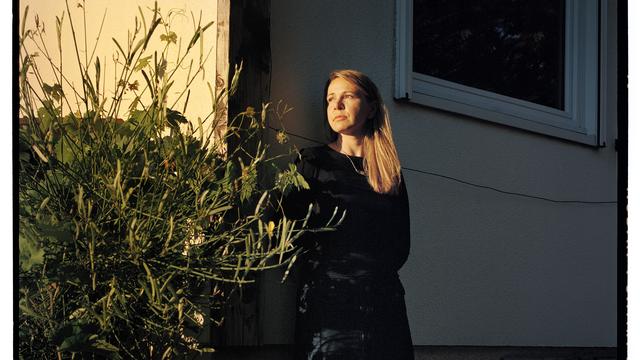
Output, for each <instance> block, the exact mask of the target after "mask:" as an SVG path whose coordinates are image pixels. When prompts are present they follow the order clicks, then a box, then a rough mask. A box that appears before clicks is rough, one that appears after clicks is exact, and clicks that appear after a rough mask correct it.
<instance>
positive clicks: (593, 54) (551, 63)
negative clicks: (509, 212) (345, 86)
mask: <svg viewBox="0 0 640 360" xmlns="http://www.w3.org/2000/svg"><path fill="white" fill-rule="evenodd" d="M396 6H397V9H396V10H397V11H396V16H397V19H396V28H397V30H396V89H395V90H396V91H395V97H396V98H397V99H407V100H409V101H412V102H416V103H419V104H423V105H427V106H431V107H434V108H438V109H443V110H447V111H452V112H456V113H460V114H464V115H468V116H472V117H475V118H479V119H483V120H487V121H492V122H497V123H501V124H505V125H509V126H514V127H518V128H522V129H526V130H529V131H534V132H538V133H542V134H546V135H551V136H555V137H560V138H564V139H568V140H572V141H576V142H580V143H584V144H589V145H601V144H602V143H603V141H602V139H603V138H604V137H603V134H602V131H600V130H601V129H600V124H599V117H600V116H599V112H600V108H599V92H600V91H599V86H600V85H599V84H600V79H599V77H600V71H599V66H600V61H599V60H600V58H599V56H600V50H599V46H600V41H599V39H600V7H599V1H598V0H537V1H530V0H475V1H473V2H471V1H468V0H466V1H465V0H397V3H396ZM603 9H604V7H603Z"/></svg>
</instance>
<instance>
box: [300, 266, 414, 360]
mask: <svg viewBox="0 0 640 360" xmlns="http://www.w3.org/2000/svg"><path fill="white" fill-rule="evenodd" d="M337 359H345V360H346V359H349V360H378V359H380V360H382V359H384V360H391V359H392V360H411V359H413V345H412V342H411V333H410V331H409V323H408V320H407V311H406V307H405V302H404V289H403V288H402V284H401V283H400V280H399V279H398V278H397V276H395V277H392V278H391V280H384V281H382V280H381V279H371V278H369V279H368V280H354V279H348V280H346V279H343V280H338V279H323V280H310V281H305V282H303V284H302V286H301V287H300V291H299V293H298V311H297V317H296V360H337Z"/></svg>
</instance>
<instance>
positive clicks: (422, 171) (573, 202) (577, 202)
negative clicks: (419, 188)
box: [267, 125, 618, 204]
mask: <svg viewBox="0 0 640 360" xmlns="http://www.w3.org/2000/svg"><path fill="white" fill-rule="evenodd" d="M267 128H269V129H271V130H273V131H276V132H284V133H285V134H287V135H291V136H294V137H297V138H300V139H304V140H307V141H310V142H313V143H316V144H319V145H324V143H323V142H321V141H318V140H315V139H311V138H308V137H306V136H302V135H298V134H294V133H291V132H288V131H286V130H283V129H277V128H274V127H272V126H270V125H267ZM402 169H404V170H407V171H412V172H416V173H420V174H425V175H431V176H437V177H441V178H444V179H448V180H453V181H456V182H459V183H461V184H465V185H469V186H473V187H477V188H481V189H488V190H493V191H496V192H499V193H501V194H506V195H513V196H520V197H526V198H530V199H536V200H543V201H549V202H552V203H561V204H617V203H618V202H617V201H583V200H556V199H551V198H548V197H544V196H537V195H529V194H523V193H518V192H513V191H506V190H501V189H498V188H495V187H492V186H487V185H479V184H475V183H472V182H469V181H465V180H461V179H458V178H455V177H452V176H447V175H442V174H438V173H434V172H430V171H425V170H419V169H413V168H410V167H406V166H403V167H402Z"/></svg>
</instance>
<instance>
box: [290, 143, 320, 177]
mask: <svg viewBox="0 0 640 360" xmlns="http://www.w3.org/2000/svg"><path fill="white" fill-rule="evenodd" d="M326 162H327V151H326V145H319V146H313V147H306V148H302V149H300V151H298V154H297V157H296V159H295V163H296V165H297V168H298V171H299V172H300V173H301V174H302V175H303V176H304V177H305V178H313V177H316V176H317V174H318V169H320V168H323V167H325V165H324V164H325V163H326Z"/></svg>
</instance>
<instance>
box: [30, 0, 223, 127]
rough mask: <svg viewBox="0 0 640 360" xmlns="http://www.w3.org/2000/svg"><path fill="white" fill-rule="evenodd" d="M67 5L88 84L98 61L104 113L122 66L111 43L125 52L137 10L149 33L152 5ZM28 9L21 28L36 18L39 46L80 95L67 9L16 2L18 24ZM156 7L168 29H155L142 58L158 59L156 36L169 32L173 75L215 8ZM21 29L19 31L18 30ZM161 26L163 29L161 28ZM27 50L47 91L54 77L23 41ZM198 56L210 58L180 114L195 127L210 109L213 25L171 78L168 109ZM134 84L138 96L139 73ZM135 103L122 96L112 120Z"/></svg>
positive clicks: (102, 0)
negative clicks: (42, 27) (198, 27)
mask: <svg viewBox="0 0 640 360" xmlns="http://www.w3.org/2000/svg"><path fill="white" fill-rule="evenodd" d="M82 4H84V7H82ZM68 5H69V9H70V11H71V20H72V21H73V25H74V27H75V31H76V34H77V40H78V47H79V55H80V60H81V62H82V63H83V65H84V64H87V63H89V66H88V69H89V74H90V76H91V77H92V78H94V76H95V59H96V58H99V60H100V65H101V69H102V79H103V81H101V84H100V87H99V88H100V91H102V90H103V89H104V90H105V92H104V94H106V97H107V98H108V100H107V102H106V106H105V108H106V109H108V108H109V105H110V103H111V101H110V100H109V98H110V97H111V96H113V93H114V90H115V88H116V83H117V80H118V79H119V75H118V77H117V79H116V74H119V73H120V71H122V62H123V61H124V60H123V55H121V54H118V50H117V47H116V45H115V43H114V41H113V40H112V38H115V39H116V40H117V41H118V42H119V43H120V45H121V46H122V47H123V48H124V49H125V51H126V47H127V43H128V40H127V39H128V37H129V36H130V35H129V34H132V33H133V31H134V29H135V17H138V22H139V24H142V23H141V14H140V11H139V9H138V7H140V8H141V10H142V14H144V17H145V18H146V25H147V27H148V26H149V25H150V23H151V18H152V16H153V13H152V10H153V7H154V1H153V0H135V1H131V0H91V1H86V2H84V1H82V0H71V1H68ZM27 6H28V7H29V12H28V17H27V21H26V28H27V29H29V28H35V17H36V16H37V17H38V19H39V21H40V23H44V24H45V37H44V45H45V46H46V47H47V48H48V51H49V53H50V55H51V58H52V59H53V62H54V64H56V66H60V60H62V71H63V73H64V74H65V76H66V77H67V78H68V79H69V82H70V83H72V84H73V86H74V87H75V88H76V89H78V90H80V91H81V90H82V82H81V78H80V71H79V68H78V61H77V57H76V52H75V47H74V43H73V37H72V31H71V26H70V25H71V22H70V17H69V15H68V14H64V16H63V13H66V9H67V6H66V3H65V1H64V0H56V1H46V0H21V1H20V5H19V8H20V18H19V19H20V21H21V22H22V19H23V15H24V11H25V8H26V7H27ZM158 7H159V9H160V13H161V14H162V16H163V17H164V18H165V19H166V20H167V23H166V24H161V25H160V26H159V27H158V28H157V29H156V31H155V33H154V35H153V37H152V39H151V41H150V42H149V45H148V48H147V50H146V52H145V56H148V55H153V54H154V52H156V51H157V52H158V55H159V54H160V53H161V52H162V49H163V48H164V46H165V44H166V42H163V41H161V40H160V36H161V35H162V34H166V33H168V32H169V31H173V32H175V33H176V34H177V37H178V41H177V43H176V44H171V45H170V46H169V49H168V52H167V59H168V66H167V69H172V68H174V67H175V64H176V63H177V59H178V54H184V53H185V49H186V46H187V43H188V42H189V40H190V39H191V37H192V36H193V34H194V29H195V27H196V25H197V22H198V20H199V19H200V22H201V24H202V26H204V25H205V24H207V23H209V22H211V21H215V20H216V2H215V1H214V0H169V1H167V0H164V1H158ZM83 11H84V14H86V31H85V19H84V15H83ZM56 16H57V17H59V18H62V19H63V21H62V24H63V26H62V38H61V39H62V59H60V56H59V55H58V41H57V37H56ZM103 17H104V24H103V25H102V32H101V33H100V27H101V24H102V21H103ZM20 26H22V24H21V25H20ZM165 26H167V27H168V28H165ZM142 37H144V30H141V31H140V34H138V37H137V39H136V40H135V41H134V44H135V43H137V41H138V39H141V38H142ZM85 41H86V42H85ZM26 44H27V45H26V46H27V48H28V52H29V53H30V54H33V53H35V52H38V53H39V55H38V57H37V58H35V60H36V61H37V64H38V66H39V69H40V71H41V73H42V77H43V80H44V82H46V83H48V84H50V85H53V84H55V83H56V80H55V76H54V72H53V70H52V68H51V66H49V65H48V63H47V62H46V60H45V58H44V55H45V52H44V50H43V49H44V47H41V48H40V49H38V48H36V46H35V45H34V44H33V43H32V42H30V41H27V42H26ZM85 44H86V47H85ZM41 46H43V45H41ZM94 47H95V49H96V50H95V55H94V57H93V58H90V55H91V53H92V51H93V49H94ZM201 51H202V52H201ZM201 54H202V58H203V59H204V58H206V57H207V55H209V58H208V59H207V60H206V61H205V62H204V66H203V69H204V71H203V72H202V74H201V75H199V76H198V77H197V78H196V80H195V81H193V83H192V84H191V86H190V89H191V94H190V97H189V102H188V105H187V108H186V111H185V115H186V117H187V118H188V119H189V120H190V121H192V122H193V123H194V124H197V118H198V117H200V118H201V119H205V118H206V116H207V115H208V114H209V113H210V112H211V109H212V101H211V96H210V93H209V89H208V86H207V83H210V84H211V86H212V88H213V89H215V69H216V26H215V25H214V26H212V27H211V28H209V30H207V31H206V32H205V33H204V35H203V47H202V50H201V48H200V44H199V43H198V44H196V46H195V47H194V48H193V49H192V50H191V52H190V54H189V56H188V57H187V58H186V59H185V60H184V61H183V65H182V69H180V70H178V71H177V72H176V73H175V76H174V78H173V80H174V81H175V82H174V85H173V86H172V88H171V90H170V92H169V94H168V101H167V104H168V105H169V106H171V105H172V104H173V103H174V101H175V100H176V99H177V98H178V96H179V94H180V92H182V90H184V89H185V87H186V83H187V79H188V73H189V71H188V68H189V63H190V61H192V60H193V69H192V70H191V74H192V75H193V73H194V72H195V70H196V69H197V67H198V64H199V63H200V58H201ZM85 57H86V59H85ZM114 59H117V61H119V62H120V64H117V65H116V64H115V60H114ZM151 63H153V58H151ZM134 65H135V64H134ZM147 73H148V71H147ZM225 76H226V74H225ZM135 81H138V84H139V92H141V91H142V89H143V88H144V87H145V80H144V78H143V76H142V74H141V73H140V72H137V73H136V74H135V75H134V76H133V77H132V78H131V80H130V81H129V83H133V82H135ZM62 85H63V90H64V92H65V94H67V95H68V96H69V97H70V99H73V98H74V97H73V96H71V94H72V91H71V86H70V85H69V84H68V83H66V82H63V83H62ZM147 94H148V92H147ZM134 97H135V95H134V93H133V92H132V91H128V92H127V93H125V95H124V97H123V99H124V102H123V106H122V108H121V110H120V111H119V112H118V114H117V116H118V117H120V118H126V116H127V111H128V110H127V108H128V105H129V104H130V103H131V101H132V100H133V99H134ZM145 99H147V100H148V97H146V98H145V97H144V96H143V101H146V100H145ZM185 99H186V94H184V95H183V96H182V97H181V99H180V100H179V101H178V103H177V104H176V105H175V106H174V109H175V110H178V111H181V112H182V110H183V108H184V103H185ZM147 103H148V101H147ZM71 108H72V109H71V110H72V111H74V112H75V111H76V110H78V107H77V106H76V102H75V101H73V100H72V101H71ZM80 109H81V111H82V112H84V110H83V107H80ZM64 111H65V113H67V112H68V111H69V108H68V107H66V106H65V109H64Z"/></svg>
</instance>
